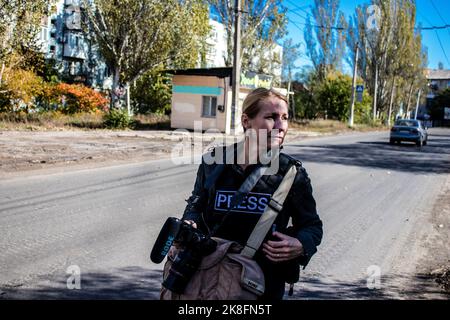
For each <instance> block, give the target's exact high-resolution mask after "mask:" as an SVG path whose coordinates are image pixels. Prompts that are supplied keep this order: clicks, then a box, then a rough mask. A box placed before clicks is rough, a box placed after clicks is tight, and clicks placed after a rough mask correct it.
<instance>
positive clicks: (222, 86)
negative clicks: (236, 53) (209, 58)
mask: <svg viewBox="0 0 450 320" xmlns="http://www.w3.org/2000/svg"><path fill="white" fill-rule="evenodd" d="M232 71H233V69H232V68H205V69H188V70H173V71H171V72H170V73H172V74H173V80H172V85H173V87H172V113H171V117H170V121H171V127H172V128H175V129H191V130H200V129H201V130H202V131H205V130H211V129H214V130H218V131H220V132H224V133H226V134H232V133H235V134H238V133H240V132H242V127H241V125H240V119H241V115H242V102H243V101H244V99H245V97H246V96H247V94H248V93H249V92H250V91H251V90H252V89H254V88H257V87H271V86H272V78H271V77H270V76H266V75H258V74H256V73H243V74H242V76H241V88H240V92H239V100H240V105H239V107H238V109H237V112H236V114H235V124H236V131H235V132H233V130H232V128H231V121H232V119H231V105H232V85H231V83H232V82H231V81H232ZM276 90H278V91H279V92H280V93H281V94H283V95H287V90H286V89H276Z"/></svg>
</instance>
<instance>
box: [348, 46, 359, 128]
mask: <svg viewBox="0 0 450 320" xmlns="http://www.w3.org/2000/svg"><path fill="white" fill-rule="evenodd" d="M358 54H359V43H358V42H357V43H356V52H355V60H354V61H353V84H352V99H351V104H350V119H349V122H348V124H349V125H350V127H353V117H354V113H355V88H356V71H357V69H358Z"/></svg>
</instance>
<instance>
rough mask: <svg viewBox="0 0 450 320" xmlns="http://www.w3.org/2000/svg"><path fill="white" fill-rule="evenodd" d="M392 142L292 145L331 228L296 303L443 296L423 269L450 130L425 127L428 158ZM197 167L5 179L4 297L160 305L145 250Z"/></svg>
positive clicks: (343, 139)
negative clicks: (420, 271)
mask: <svg viewBox="0 0 450 320" xmlns="http://www.w3.org/2000/svg"><path fill="white" fill-rule="evenodd" d="M387 141H388V133H387V132H378V133H358V134H349V135H340V136H334V137H326V138H315V139H307V140H303V141H298V142H292V143H290V144H289V145H288V146H286V148H285V152H287V153H290V154H292V155H294V156H295V157H297V158H298V159H300V160H301V161H302V162H303V164H304V166H305V168H306V169H307V171H308V173H309V175H310V177H311V180H312V185H313V189H314V196H315V198H316V201H317V208H318V211H319V214H320V216H321V218H322V220H323V222H324V239H323V242H322V244H321V246H320V247H319V252H318V253H317V254H316V255H315V256H314V257H313V259H312V260H311V263H310V265H309V266H308V267H307V269H306V270H304V271H302V274H301V279H302V281H301V283H299V284H296V287H295V293H294V296H293V297H291V298H293V299H348V298H350V299H364V298H381V299H383V298H411V297H425V298H428V297H439V294H438V293H437V291H436V288H435V287H433V286H429V284H428V283H427V282H426V281H424V280H423V279H421V277H420V276H419V275H417V274H416V265H417V264H418V263H422V262H423V259H424V257H425V255H426V250H427V241H429V237H430V234H431V232H432V221H431V220H430V219H431V210H432V208H433V204H434V202H435V201H436V199H437V195H438V193H439V191H440V190H441V188H442V187H443V185H444V183H445V181H446V179H447V177H448V175H449V173H450V156H449V154H450V130H446V129H430V137H429V144H428V145H427V146H424V147H423V148H421V149H419V148H417V147H415V146H414V145H412V144H410V145H408V144H405V145H400V146H398V145H395V146H391V145H389V144H388V143H387ZM196 168H197V165H174V164H173V163H172V162H171V161H170V160H162V161H161V160H159V161H152V162H145V163H139V164H130V165H120V166H114V167H107V168H99V169H87V170H82V171H67V172H64V173H56V174H47V175H36V176H29V177H26V178H25V177H22V178H15V179H9V180H3V181H1V182H0V235H1V236H0V299H1V298H6V299H13V298H20V299H23V298H43V299H55V298H56V299H59V298H75V299H99V298H100V299H156V298H157V297H158V291H159V286H160V278H161V268H162V265H155V264H152V263H151V262H150V260H149V252H150V249H151V247H152V245H153V242H154V240H155V238H156V236H157V235H158V233H159V230H160V228H161V226H162V224H163V222H164V221H165V219H166V218H167V217H169V216H180V214H181V213H182V212H183V209H184V206H185V202H184V199H186V198H187V197H188V196H189V195H190V192H191V190H192V187H193V183H194V179H195V173H196ZM74 266H75V267H74ZM368 268H369V269H368ZM68 269H69V271H70V272H72V271H73V270H79V271H80V273H81V276H80V279H81V281H80V289H77V288H75V289H68V287H67V282H69V284H72V285H73V284H75V287H76V284H77V283H78V282H77V281H76V279H77V277H76V275H75V276H74V275H72V276H71V274H69V273H67V271H68ZM368 284H369V287H371V286H372V287H375V289H369V288H368Z"/></svg>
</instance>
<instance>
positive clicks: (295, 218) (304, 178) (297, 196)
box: [288, 165, 323, 268]
mask: <svg viewBox="0 0 450 320" xmlns="http://www.w3.org/2000/svg"><path fill="white" fill-rule="evenodd" d="M288 200H289V205H290V209H291V210H292V211H291V216H292V225H293V234H292V236H294V237H296V238H297V239H298V240H300V242H301V244H302V245H303V249H304V254H303V255H302V256H301V257H300V258H299V260H298V261H299V263H300V264H301V265H302V266H303V268H305V267H306V265H307V264H308V262H309V260H310V259H311V257H312V256H313V255H314V254H315V253H316V252H317V246H319V244H320V242H321V241H322V235H323V230H322V221H321V220H320V218H319V215H318V214H317V211H316V201H315V200H314V197H313V190H312V186H311V180H310V179H309V177H308V174H307V173H306V170H305V169H304V168H303V167H302V166H301V165H297V175H296V177H295V180H294V184H293V186H292V189H291V192H290V197H289V199H288Z"/></svg>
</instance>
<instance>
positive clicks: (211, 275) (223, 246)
mask: <svg viewBox="0 0 450 320" xmlns="http://www.w3.org/2000/svg"><path fill="white" fill-rule="evenodd" d="M213 239H214V240H215V241H217V249H216V251H214V252H213V253H212V254H210V255H208V256H206V257H204V258H203V260H202V262H201V264H200V267H199V269H198V270H197V271H196V272H195V274H194V275H193V276H192V278H191V280H190V281H189V283H188V285H187V287H186V289H185V291H184V293H183V294H177V293H174V292H172V291H170V290H168V289H166V288H165V287H162V288H161V297H160V298H161V300H256V299H257V298H258V297H259V296H261V295H262V294H263V293H264V274H263V272H262V270H261V268H260V267H259V265H258V264H257V263H256V261H255V260H253V259H251V258H248V257H245V256H243V255H241V254H240V253H239V252H240V251H241V250H242V246H241V245H239V244H238V243H237V242H233V241H228V240H224V239H220V238H213ZM178 252H179V250H178V249H175V248H174V247H172V249H171V251H170V252H169V254H168V255H167V261H166V264H165V265H164V274H163V277H164V279H166V278H167V276H168V274H169V269H170V267H171V266H172V262H173V261H174V259H175V257H176V255H177V254H178Z"/></svg>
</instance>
